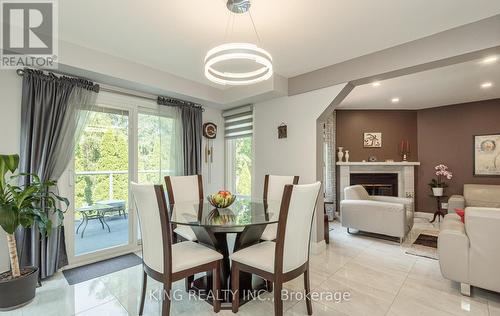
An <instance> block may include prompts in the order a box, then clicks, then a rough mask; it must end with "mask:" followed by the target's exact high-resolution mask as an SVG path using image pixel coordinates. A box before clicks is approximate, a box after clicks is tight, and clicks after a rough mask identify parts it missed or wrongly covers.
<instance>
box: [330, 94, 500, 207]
mask: <svg viewBox="0 0 500 316" xmlns="http://www.w3.org/2000/svg"><path fill="white" fill-rule="evenodd" d="M336 114H337V138H336V141H337V146H343V147H345V148H346V149H348V150H349V152H350V155H351V158H350V160H351V161H361V160H363V159H368V156H370V155H375V156H377V158H378V159H379V160H380V161H382V160H385V159H394V160H396V161H397V160H400V157H399V153H398V144H399V143H400V142H401V139H408V140H409V141H410V146H411V149H412V152H411V154H410V159H409V160H410V161H420V167H418V168H417V174H416V175H415V177H416V201H415V203H416V206H417V210H419V211H427V212H434V211H435V208H436V205H435V200H434V199H433V198H432V197H430V196H429V195H430V194H431V192H430V189H429V187H428V186H427V183H428V182H429V181H430V179H432V178H433V176H434V166H435V165H437V164H439V163H444V164H447V165H448V166H449V167H450V169H451V171H452V172H453V173H454V178H453V179H452V180H451V181H449V185H450V186H449V188H447V189H446V191H445V194H446V195H448V196H451V195H453V194H462V193H463V185H464V184H466V183H483V184H499V185H500V177H484V176H481V177H478V176H476V177H475V176H474V175H473V143H472V141H473V135H480V134H488V133H492V134H494V133H500V99H494V100H486V101H480V102H472V103H464V104H458V105H449V106H442V107H436V108H430V109H424V110H418V111H404V110H398V111H395V110H387V111H385V110H376V111H374V110H337V111H336ZM364 132H382V148H363V133H364ZM337 183H338V179H337ZM337 187H338V186H337Z"/></svg>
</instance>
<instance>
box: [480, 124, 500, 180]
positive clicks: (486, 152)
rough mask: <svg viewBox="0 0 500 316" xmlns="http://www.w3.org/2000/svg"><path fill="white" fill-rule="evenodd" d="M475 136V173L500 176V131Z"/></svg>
mask: <svg viewBox="0 0 500 316" xmlns="http://www.w3.org/2000/svg"><path fill="white" fill-rule="evenodd" d="M473 138H474V139H473V143H474V175H475V176H500V133H499V134H489V135H474V136H473Z"/></svg>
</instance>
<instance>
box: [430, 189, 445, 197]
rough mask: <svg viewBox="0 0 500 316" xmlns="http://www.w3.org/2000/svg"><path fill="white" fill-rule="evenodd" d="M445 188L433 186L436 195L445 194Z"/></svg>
mask: <svg viewBox="0 0 500 316" xmlns="http://www.w3.org/2000/svg"><path fill="white" fill-rule="evenodd" d="M443 192H444V188H432V193H433V194H434V196H443Z"/></svg>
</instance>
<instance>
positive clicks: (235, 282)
mask: <svg viewBox="0 0 500 316" xmlns="http://www.w3.org/2000/svg"><path fill="white" fill-rule="evenodd" d="M239 288H240V271H239V269H238V264H237V263H236V262H233V266H232V267H231V294H232V295H233V297H232V298H233V303H232V310H233V313H237V312H238V309H239V307H240V290H239Z"/></svg>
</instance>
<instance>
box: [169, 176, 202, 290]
mask: <svg viewBox="0 0 500 316" xmlns="http://www.w3.org/2000/svg"><path fill="white" fill-rule="evenodd" d="M197 176H198V199H199V204H200V205H202V204H203V177H202V176H201V175H200V174H198V175H197ZM165 186H166V187H167V194H168V202H169V205H170V208H169V211H170V214H172V209H173V207H174V204H175V196H174V189H173V187H172V180H171V179H170V176H166V177H165ZM175 228H176V225H175V224H172V238H173V242H174V243H178V242H181V241H185V239H184V238H183V237H182V236H179V235H177V234H176V233H174V232H173V231H174V229H175ZM193 281H194V275H190V276H188V277H186V285H185V287H186V291H189V289H190V287H191V283H192V282H193Z"/></svg>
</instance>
